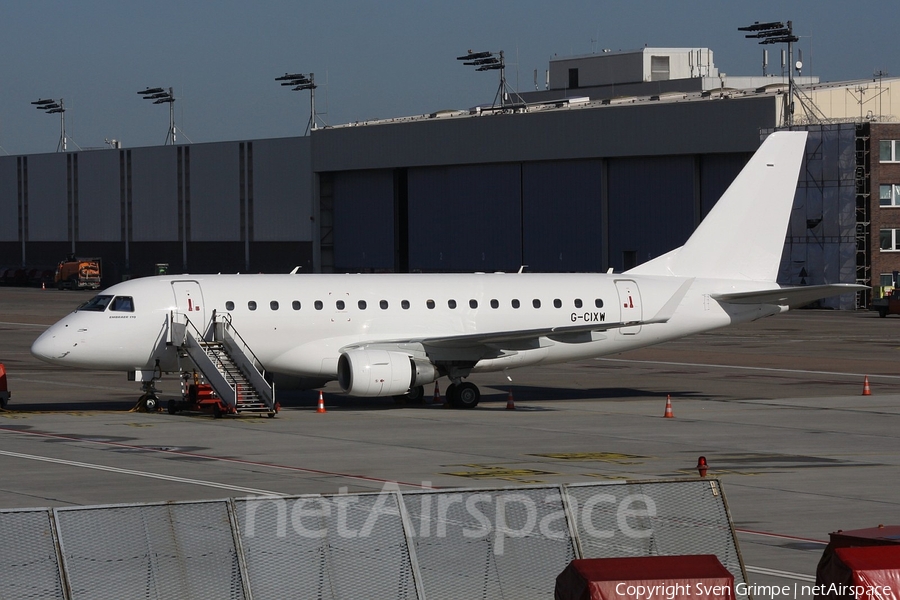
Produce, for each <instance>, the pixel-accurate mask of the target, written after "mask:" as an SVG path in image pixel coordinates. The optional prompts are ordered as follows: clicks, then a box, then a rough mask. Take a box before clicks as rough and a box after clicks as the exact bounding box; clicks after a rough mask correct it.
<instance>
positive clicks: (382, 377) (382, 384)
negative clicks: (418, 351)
mask: <svg viewBox="0 0 900 600" xmlns="http://www.w3.org/2000/svg"><path fill="white" fill-rule="evenodd" d="M439 376H440V374H439V373H438V371H437V369H436V368H435V366H434V365H433V364H431V362H430V361H428V360H424V359H417V358H415V357H414V356H411V355H409V354H406V353H405V352H391V351H389V350H375V349H360V350H348V351H347V352H344V353H342V354H341V357H340V359H338V383H340V385H341V389H342V390H344V391H345V392H347V393H348V394H350V395H351V396H398V395H400V394H405V393H406V392H408V391H409V390H410V389H412V388H414V387H417V386H420V385H424V384H426V383H431V382H432V381H435V380H436V379H437V378H438V377H439Z"/></svg>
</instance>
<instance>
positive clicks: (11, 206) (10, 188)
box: [0, 156, 23, 264]
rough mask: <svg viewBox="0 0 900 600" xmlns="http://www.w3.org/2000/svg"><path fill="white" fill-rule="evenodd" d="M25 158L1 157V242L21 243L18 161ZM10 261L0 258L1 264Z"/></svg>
mask: <svg viewBox="0 0 900 600" xmlns="http://www.w3.org/2000/svg"><path fill="white" fill-rule="evenodd" d="M19 160H23V157H16V156H0V215H3V216H2V217H0V242H17V241H19V192H18V188H19V185H18V175H17V171H18V167H17V166H16V163H17V161H19ZM7 260H8V259H6V258H5V257H4V258H0V264H5V263H6V262H7ZM17 262H18V261H17Z"/></svg>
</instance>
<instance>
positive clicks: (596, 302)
mask: <svg viewBox="0 0 900 600" xmlns="http://www.w3.org/2000/svg"><path fill="white" fill-rule="evenodd" d="M594 306H596V307H597V308H603V299H601V298H597V299H596V300H594Z"/></svg>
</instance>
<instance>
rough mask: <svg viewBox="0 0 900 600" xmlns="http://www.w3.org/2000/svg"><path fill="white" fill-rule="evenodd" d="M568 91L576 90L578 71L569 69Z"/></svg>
mask: <svg viewBox="0 0 900 600" xmlns="http://www.w3.org/2000/svg"><path fill="white" fill-rule="evenodd" d="M569 89H570V90H576V89H578V69H569Z"/></svg>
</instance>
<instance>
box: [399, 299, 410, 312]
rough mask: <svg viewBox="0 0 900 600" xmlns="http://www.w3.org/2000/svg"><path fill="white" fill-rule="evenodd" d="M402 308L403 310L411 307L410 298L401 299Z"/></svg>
mask: <svg viewBox="0 0 900 600" xmlns="http://www.w3.org/2000/svg"><path fill="white" fill-rule="evenodd" d="M400 308H402V309H403V310H407V309H408V308H409V300H401V301H400Z"/></svg>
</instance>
